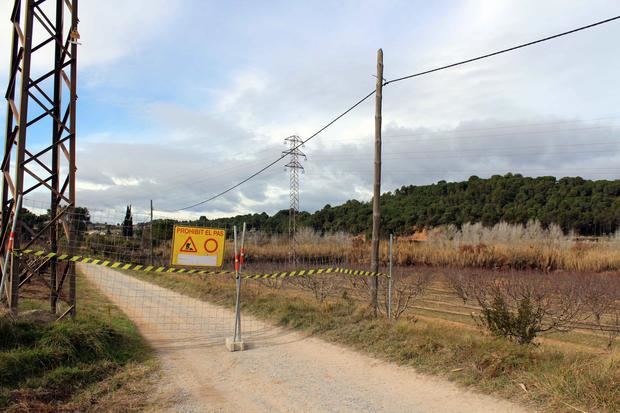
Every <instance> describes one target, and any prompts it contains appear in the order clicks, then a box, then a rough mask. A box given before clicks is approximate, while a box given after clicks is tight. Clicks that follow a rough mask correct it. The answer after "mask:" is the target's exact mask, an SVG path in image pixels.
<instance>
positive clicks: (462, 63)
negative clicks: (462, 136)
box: [383, 16, 620, 86]
mask: <svg viewBox="0 0 620 413" xmlns="http://www.w3.org/2000/svg"><path fill="white" fill-rule="evenodd" d="M618 19H620V16H615V17H611V18H609V19H605V20H600V21H598V22H596V23H592V24H588V25H586V26H581V27H578V28H576V29H572V30H568V31H565V32H562V33H558V34H554V35H552V36H547V37H543V38H542V39H538V40H534V41H531V42H527V43H522V44H519V45H517V46H512V47H508V48H506V49H502V50H498V51H496V52H491V53H487V54H483V55H480V56H476V57H472V58H470V59H466V60H461V61H460V62H456V63H451V64H449V65H445V66H440V67H436V68H434V69H429V70H425V71H423V72H418V73H413V74H411V75H406V76H401V77H398V78H396V79H392V80H388V81H385V82H383V86H387V85H389V84H392V83H396V82H401V81H403V80H408V79H413V78H414V77H418V76H424V75H428V74H430V73H435V72H439V71H440V70H445V69H451V68H453V67H457V66H461V65H464V64H467V63H472V62H476V61H478V60H482V59H487V58H489V57H493V56H497V55H500V54H504V53H508V52H512V51H514V50H518V49H522V48H524V47H528V46H533V45H535V44H539V43H543V42H547V41H549V40H553V39H557V38H559V37H563V36H568V35H569V34H573V33H577V32H580V31H583V30H587V29H591V28H593V27H596V26H600V25H602V24H605V23H610V22H612V21H614V20H618Z"/></svg>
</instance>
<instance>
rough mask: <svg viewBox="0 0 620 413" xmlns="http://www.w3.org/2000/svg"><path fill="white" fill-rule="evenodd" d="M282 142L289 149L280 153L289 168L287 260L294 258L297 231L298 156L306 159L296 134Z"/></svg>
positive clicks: (299, 167)
mask: <svg viewBox="0 0 620 413" xmlns="http://www.w3.org/2000/svg"><path fill="white" fill-rule="evenodd" d="M284 143H285V144H286V143H288V145H289V150H288V151H284V152H282V153H285V154H288V155H289V157H290V158H289V161H288V163H287V164H286V165H285V168H288V170H289V177H290V204H289V210H288V239H289V244H288V245H289V251H288V254H289V260H291V262H295V260H296V243H297V240H296V232H297V213H298V212H299V173H300V171H301V172H303V171H304V167H303V166H302V165H301V162H300V158H303V159H304V160H305V159H307V157H306V155H305V154H304V153H303V152H302V151H301V150H300V149H299V147H300V146H301V145H302V143H303V141H302V139H301V138H300V137H299V136H297V135H293V136H289V137H288V138H286V139H284Z"/></svg>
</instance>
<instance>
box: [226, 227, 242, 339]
mask: <svg viewBox="0 0 620 413" xmlns="http://www.w3.org/2000/svg"><path fill="white" fill-rule="evenodd" d="M233 238H234V246H235V286H236V300H235V331H234V334H233V337H232V339H230V338H227V339H226V347H227V348H228V350H229V351H243V350H244V343H243V341H242V340H241V301H240V298H241V274H240V270H241V265H242V263H243V255H244V251H243V243H244V241H245V222H244V223H243V232H242V233H241V255H239V249H238V248H237V246H238V245H237V226H236V225H235V226H234V227H233Z"/></svg>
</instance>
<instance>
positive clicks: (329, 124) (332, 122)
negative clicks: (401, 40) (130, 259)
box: [169, 90, 375, 212]
mask: <svg viewBox="0 0 620 413" xmlns="http://www.w3.org/2000/svg"><path fill="white" fill-rule="evenodd" d="M374 94H375V91H374V90H373V91H372V92H370V93H368V94H367V95H366V96H364V97H363V98H361V99H360V100H358V101H357V102H356V103H355V104H353V105H352V106H350V107H349V108H348V109H347V110H345V111H344V112H342V113H341V114H340V115H338V116H336V117H335V118H334V119H332V120H331V121H329V122H328V123H327V124H326V125H325V126H323V127H322V128H320V129H319V130H318V131H316V132H315V133H313V134H312V135H310V137H309V138H307V139H305V140H303V141H302V143H300V144H299V145H297V146H296V147H295V148H292V149H289V151H285V152H284V153H283V154H282V155H280V157H279V158H277V159H276V160H275V161H273V162H270V163H269V164H267V165H266V166H264V167H263V168H261V169H259V170H258V171H256V172H254V173H253V174H252V175H250V176H248V177H247V178H245V179H243V180H242V181H241V182H239V183H237V184H235V185H233V186H231V187H230V188H228V189H226V190H224V191H222V192H220V193H219V194H216V195H213V196H212V197H210V198H208V199H205V200H203V201H200V202H197V203H195V204H192V205H189V206H186V207H184V208H179V209H177V210H174V211H169V212H177V211H185V210H187V209H191V208H195V207H197V206H200V205H203V204H206V203H207V202H210V201H213V200H214V199H216V198H219V197H221V196H222V195H225V194H227V193H228V192H230V191H232V190H233V189H235V188H238V187H240V186H241V185H243V184H244V183H246V182H248V181H249V180H251V179H253V178H254V177H256V176H258V175H260V174H261V173H263V172H264V171H266V170H267V169H269V168H271V167H272V166H273V165H275V164H277V163H278V162H280V161H281V160H282V159H284V158H285V157H286V156H287V155H288V152H290V151H293V150H295V149H298V148H300V147H301V146H303V145H304V144H306V142H308V141H310V140H311V139H314V138H315V137H316V136H318V135H319V134H320V133H321V132H323V131H324V130H325V129H327V128H329V127H330V126H331V125H333V124H334V123H336V122H338V121H339V120H340V119H341V118H342V117H344V116H346V115H347V114H348V113H349V112H351V111H352V110H353V109H355V108H356V107H358V106H359V105H361V104H362V103H363V102H364V101H366V100H367V99H368V98H369V97H371V96H372V95H374Z"/></svg>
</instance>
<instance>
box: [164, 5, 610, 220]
mask: <svg viewBox="0 0 620 413" xmlns="http://www.w3.org/2000/svg"><path fill="white" fill-rule="evenodd" d="M618 19H620V16H615V17H611V18H609V19H605V20H601V21H598V22H596V23H592V24H589V25H586V26H581V27H578V28H576V29H572V30H569V31H566V32H562V33H558V34H555V35H552V36H548V37H544V38H542V39H538V40H534V41H531V42H527V43H523V44H520V45H517V46H513V47H509V48H506V49H502V50H498V51H496V52H492V53H487V54H485V55H481V56H477V57H474V58H471V59H467V60H462V61H460V62H456V63H452V64H449V65H445V66H440V67H437V68H434V69H430V70H425V71H423V72H418V73H414V74H411V75H407V76H402V77H399V78H396V79H392V80H389V81H385V82H384V83H383V86H387V85H389V84H391V83H396V82H400V81H403V80H408V79H412V78H415V77H419V76H423V75H427V74H430V73H434V72H438V71H440V70H445V69H450V68H453V67H456V66H461V65H464V64H467V63H472V62H475V61H478V60H482V59H486V58H489V57H493V56H497V55H500V54H503V53H508V52H511V51H514V50H518V49H522V48H524V47H528V46H532V45H535V44H539V43H543V42H546V41H549V40H553V39H557V38H559V37H563V36H567V35H569V34H573V33H577V32H580V31H583V30H587V29H591V28H593V27H596V26H600V25H602V24H605V23H609V22H612V21H614V20H618ZM374 94H375V90H373V91H371V92H370V93H368V94H367V95H366V96H364V97H363V98H361V99H360V100H358V101H357V102H356V103H355V104H354V105H352V106H350V107H349V108H348V109H347V110H345V111H344V112H342V113H341V114H340V115H338V116H337V117H335V118H334V119H332V120H331V121H330V122H329V123H327V124H326V125H325V126H323V127H322V128H320V129H319V130H318V131H317V132H315V133H314V134H312V135H311V136H310V137H309V138H307V139H305V140H304V141H302V143H300V144H299V145H298V146H297V147H295V148H293V149H292V150H295V149H297V148H299V147H301V146H303V145H304V144H305V143H307V142H308V141H310V140H311V139H313V138H315V137H316V136H317V135H319V134H320V133H321V132H323V131H324V130H325V129H327V128H329V127H330V126H331V125H333V124H334V123H336V122H337V121H339V120H340V119H341V118H343V117H344V116H345V115H347V114H348V113H349V112H351V111H352V110H353V109H355V108H356V107H358V106H359V105H361V104H362V103H363V102H364V101H366V100H367V99H368V98H369V97H371V96H372V95H374ZM287 155H288V152H285V153H283V154H282V155H281V156H280V157H278V158H277V159H276V160H274V161H272V162H271V163H269V164H267V165H266V166H264V167H263V168H261V169H259V170H258V171H256V172H254V173H253V174H251V175H250V176H248V177H247V178H245V179H243V180H242V181H240V182H239V183H237V184H235V185H233V186H231V187H230V188H228V189H226V190H224V191H222V192H220V193H218V194H216V195H213V196H212V197H210V198H207V199H205V200H203V201H200V202H197V203H195V204H192V205H189V206H186V207H184V208H180V209H177V210H175V211H170V212H177V211H184V210H188V209H191V208H195V207H197V206H200V205H203V204H205V203H207V202H210V201H213V200H214V199H216V198H219V197H221V196H223V195H225V194H227V193H228V192H230V191H232V190H233V189H236V188H238V187H240V186H241V185H243V184H244V183H246V182H248V181H250V180H251V179H253V178H255V177H256V176H258V175H260V174H261V173H263V172H264V171H266V170H267V169H269V168H271V167H272V166H273V165H275V164H277V163H278V162H280V161H281V160H282V159H284V158H285V157H286V156H287Z"/></svg>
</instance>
